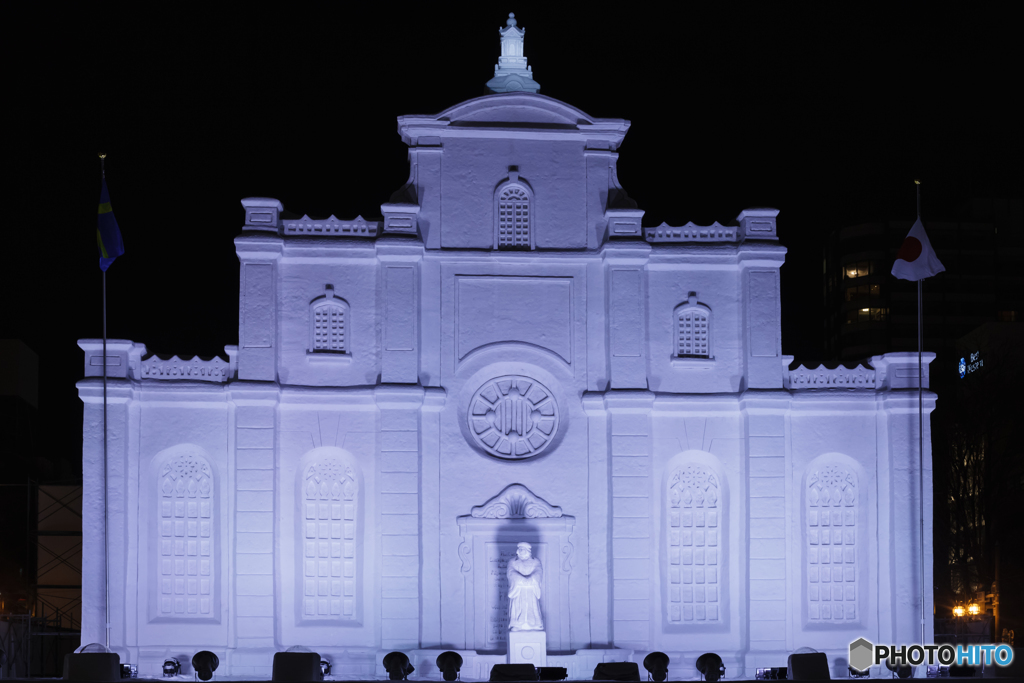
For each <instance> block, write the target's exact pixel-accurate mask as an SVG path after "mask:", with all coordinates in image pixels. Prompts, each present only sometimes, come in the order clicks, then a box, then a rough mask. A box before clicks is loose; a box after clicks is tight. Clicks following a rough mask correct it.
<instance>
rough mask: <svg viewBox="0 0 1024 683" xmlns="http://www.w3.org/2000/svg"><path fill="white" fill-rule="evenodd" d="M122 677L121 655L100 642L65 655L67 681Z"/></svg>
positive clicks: (65, 676)
mask: <svg viewBox="0 0 1024 683" xmlns="http://www.w3.org/2000/svg"><path fill="white" fill-rule="evenodd" d="M119 678H121V657H120V656H119V655H118V654H117V653H116V652H110V651H109V650H107V648H105V647H104V646H102V645H100V644H99V643H89V644H88V645H83V646H81V647H79V648H78V649H77V650H75V651H74V652H72V653H68V654H66V655H64V680H65V681H116V680H117V679H119Z"/></svg>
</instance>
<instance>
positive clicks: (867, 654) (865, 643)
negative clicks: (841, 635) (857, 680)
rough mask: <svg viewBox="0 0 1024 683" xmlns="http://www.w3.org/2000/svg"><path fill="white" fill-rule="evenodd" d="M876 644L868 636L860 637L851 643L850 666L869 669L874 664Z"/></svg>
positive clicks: (861, 669) (858, 669)
mask: <svg viewBox="0 0 1024 683" xmlns="http://www.w3.org/2000/svg"><path fill="white" fill-rule="evenodd" d="M874 650H875V646H874V645H873V644H872V643H871V641H869V640H868V639H867V638H858V639H857V640H855V641H853V642H852V643H850V666H851V667H852V668H854V669H856V670H857V671H867V670H868V669H869V668H870V667H871V665H872V664H874V657H873V656H872V653H873V652H874Z"/></svg>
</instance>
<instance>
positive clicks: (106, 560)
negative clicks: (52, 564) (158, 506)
mask: <svg viewBox="0 0 1024 683" xmlns="http://www.w3.org/2000/svg"><path fill="white" fill-rule="evenodd" d="M99 156H100V179H101V181H102V182H103V184H104V187H105V186H106V182H107V167H106V160H107V155H106V154H104V153H102V152H100V155H99ZM101 271H102V273H103V598H104V601H105V602H104V608H103V625H104V629H103V633H104V635H105V636H106V640H105V642H104V644H105V645H106V647H107V649H108V650H109V649H110V544H109V543H108V542H107V493H108V492H107V269H106V268H102V269H101Z"/></svg>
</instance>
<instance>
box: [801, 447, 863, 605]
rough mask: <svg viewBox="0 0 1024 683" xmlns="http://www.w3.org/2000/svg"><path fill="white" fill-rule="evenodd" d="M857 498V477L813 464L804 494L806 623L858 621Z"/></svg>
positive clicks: (842, 468)
mask: <svg viewBox="0 0 1024 683" xmlns="http://www.w3.org/2000/svg"><path fill="white" fill-rule="evenodd" d="M816 462H817V461H816ZM859 497H860V496H859V490H858V486H857V475H856V473H855V472H854V470H853V468H852V467H851V466H850V465H849V464H846V463H843V462H841V461H840V462H836V461H831V462H830V461H825V462H822V463H820V464H816V463H812V466H811V468H810V469H809V470H808V473H807V478H806V486H805V488H804V505H805V506H806V509H805V514H806V524H807V526H806V540H805V542H806V548H805V550H806V557H807V618H808V621H809V622H810V623H818V624H827V623H831V624H842V623H849V622H853V621H857V620H858V619H859V618H860V614H859V609H858V607H857V605H858V600H859V599H860V597H861V596H860V595H859V594H858V593H859V587H858V579H859V576H858V573H859V572H858V569H859V567H858V562H857V553H858V552H861V551H859V550H858V546H860V545H861V544H860V542H859V541H860V539H858V535H859V534H858V529H859V521H860V520H859V517H858V513H859V512H860V510H859Z"/></svg>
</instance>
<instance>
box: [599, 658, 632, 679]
mask: <svg viewBox="0 0 1024 683" xmlns="http://www.w3.org/2000/svg"><path fill="white" fill-rule="evenodd" d="M594 680H595V681H639V680H640V667H638V666H637V665H636V662H601V663H600V664H598V665H597V666H595V667H594Z"/></svg>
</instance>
